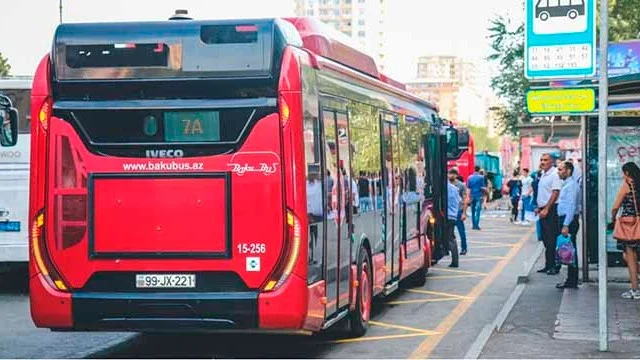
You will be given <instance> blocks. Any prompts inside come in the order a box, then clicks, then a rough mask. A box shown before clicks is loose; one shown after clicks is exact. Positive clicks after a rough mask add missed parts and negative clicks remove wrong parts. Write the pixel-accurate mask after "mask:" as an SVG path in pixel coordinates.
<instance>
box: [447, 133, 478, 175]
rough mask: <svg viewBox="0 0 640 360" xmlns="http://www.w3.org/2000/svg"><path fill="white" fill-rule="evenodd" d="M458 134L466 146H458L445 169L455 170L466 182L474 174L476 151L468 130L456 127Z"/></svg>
mask: <svg viewBox="0 0 640 360" xmlns="http://www.w3.org/2000/svg"><path fill="white" fill-rule="evenodd" d="M457 129H458V131H459V133H460V136H461V138H460V141H461V143H462V142H464V143H465V144H466V146H464V147H463V146H460V148H459V151H458V153H457V154H454V155H452V156H451V158H450V159H449V160H448V163H447V168H448V169H451V168H454V167H455V168H457V169H458V173H459V174H460V175H461V176H462V177H463V178H464V181H465V182H466V181H467V179H469V176H471V175H472V174H473V173H474V168H475V166H476V150H475V143H474V141H473V136H472V135H471V133H469V131H468V129H466V128H460V127H457Z"/></svg>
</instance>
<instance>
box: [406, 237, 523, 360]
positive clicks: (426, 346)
mask: <svg viewBox="0 0 640 360" xmlns="http://www.w3.org/2000/svg"><path fill="white" fill-rule="evenodd" d="M534 231H535V228H534V229H531V230H529V231H528V232H527V233H526V234H524V235H523V236H522V238H520V240H519V241H518V243H517V244H516V246H514V247H512V248H511V250H509V253H508V254H507V256H506V257H505V258H504V259H502V260H500V262H499V263H498V264H496V266H495V267H494V268H493V270H491V272H490V273H489V274H488V276H487V277H485V278H484V279H482V281H480V283H478V285H476V286H474V288H473V289H471V291H470V292H469V293H468V294H467V296H468V297H470V298H471V299H465V300H461V301H460V303H458V305H457V306H456V307H455V308H454V309H453V311H451V312H450V313H449V315H447V317H445V318H444V320H442V322H441V323H440V324H439V325H438V326H437V327H436V328H435V329H434V330H435V331H436V332H439V333H441V334H439V335H434V336H432V337H429V338H427V339H426V340H424V341H423V342H422V343H420V345H418V347H417V348H416V350H415V351H414V352H413V353H412V354H411V356H409V358H411V359H427V358H429V355H430V354H431V353H432V352H433V349H435V348H436V346H437V345H438V344H439V343H440V341H441V340H442V339H443V338H444V336H445V335H446V334H447V333H449V332H450V331H451V329H453V327H454V326H455V324H456V323H457V322H458V321H459V320H460V318H462V316H463V315H464V314H465V313H466V312H467V310H469V308H470V307H471V305H473V303H474V302H475V300H476V299H477V298H478V297H479V296H480V295H481V294H482V293H483V292H484V291H485V290H486V289H487V288H488V287H489V285H491V283H492V282H493V281H494V280H495V279H496V277H498V275H499V274H500V273H501V272H502V270H504V268H505V267H506V266H507V264H508V263H509V261H511V259H513V258H514V257H515V256H516V255H517V254H518V252H519V251H520V249H521V248H522V246H523V245H524V242H525V241H527V239H528V238H529V237H530V236H531V235H532V234H533V232H534Z"/></svg>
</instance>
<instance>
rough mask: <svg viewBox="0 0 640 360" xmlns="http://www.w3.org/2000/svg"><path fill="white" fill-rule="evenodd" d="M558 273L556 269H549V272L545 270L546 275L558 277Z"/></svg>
mask: <svg viewBox="0 0 640 360" xmlns="http://www.w3.org/2000/svg"><path fill="white" fill-rule="evenodd" d="M559 272H560V271H558V269H555V268H551V269H549V270H547V275H558V273H559Z"/></svg>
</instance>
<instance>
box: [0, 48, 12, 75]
mask: <svg viewBox="0 0 640 360" xmlns="http://www.w3.org/2000/svg"><path fill="white" fill-rule="evenodd" d="M9 71H11V65H9V60H7V58H6V57H4V56H2V53H1V52H0V76H7V75H9Z"/></svg>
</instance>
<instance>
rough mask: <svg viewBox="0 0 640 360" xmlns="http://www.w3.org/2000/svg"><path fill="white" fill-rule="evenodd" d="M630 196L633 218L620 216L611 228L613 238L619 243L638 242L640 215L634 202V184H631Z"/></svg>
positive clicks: (639, 237) (639, 238)
mask: <svg viewBox="0 0 640 360" xmlns="http://www.w3.org/2000/svg"><path fill="white" fill-rule="evenodd" d="M630 185H631V194H632V195H633V207H634V209H635V212H636V214H635V216H620V217H618V219H617V220H616V222H615V225H614V227H613V238H614V239H616V240H620V241H637V240H640V214H639V213H638V205H637V202H636V190H635V187H634V184H633V183H631V184H630Z"/></svg>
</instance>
